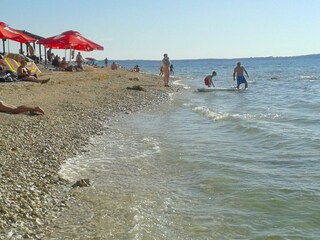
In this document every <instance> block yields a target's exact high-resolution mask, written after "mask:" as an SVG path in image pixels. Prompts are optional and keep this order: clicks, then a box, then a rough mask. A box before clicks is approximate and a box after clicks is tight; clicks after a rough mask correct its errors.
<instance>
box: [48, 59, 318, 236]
mask: <svg viewBox="0 0 320 240" xmlns="http://www.w3.org/2000/svg"><path fill="white" fill-rule="evenodd" d="M237 61H238V60H181V61H173V64H174V67H175V69H174V70H175V76H174V77H173V78H172V79H171V80H172V82H174V83H175V84H181V85H182V86H183V87H184V90H182V91H181V92H180V93H177V94H175V95H173V96H172V101H171V102H170V103H168V104H166V105H164V106H162V107H161V109H160V111H151V112H147V113H139V114H132V115H126V116H124V117H123V118H122V119H120V120H119V121H118V122H116V123H114V124H113V125H111V126H108V127H109V129H108V132H107V134H106V135H102V136H98V137H96V138H94V139H92V144H91V145H90V147H89V149H90V152H88V153H87V154H85V155H84V156H80V157H77V158H74V159H70V160H68V162H67V163H66V164H65V165H64V166H63V168H62V170H61V174H62V175H63V176H64V177H65V178H68V179H70V180H71V181H75V180H78V179H80V178H89V179H90V180H91V181H92V183H93V186H92V187H90V188H83V189H81V190H80V191H81V194H80V197H81V199H82V201H83V204H81V205H77V206H72V207H71V209H70V210H69V211H67V212H65V213H64V214H63V215H62V217H61V218H60V219H59V220H58V221H57V222H58V223H57V225H56V226H55V227H54V229H53V231H52V238H51V239H143V240H148V239H181V240H182V239H183V240H186V239H319V238H320V157H319V156H320V141H319V140H320V121H319V116H320V113H319V111H320V65H319V62H320V58H316V57H313V58H312V57H300V58H264V59H256V58H251V59H241V62H242V64H243V65H244V66H245V67H246V69H247V71H248V73H249V76H250V78H249V79H248V80H249V89H248V90H247V91H240V92H222V91H221V92H207V93H199V92H196V89H197V88H198V87H202V86H203V78H204V76H205V75H207V74H210V73H211V72H212V70H215V71H217V73H218V76H217V79H216V82H215V85H216V86H217V87H230V86H233V85H234V82H233V80H232V72H233V68H234V66H235V64H236V62H237ZM118 63H119V64H120V65H122V66H125V67H127V68H132V67H133V66H134V65H136V64H139V66H140V67H141V69H142V70H144V71H145V72H147V73H152V74H158V70H159V66H160V62H159V61H118ZM178 78H179V80H178ZM172 84H173V83H172Z"/></svg>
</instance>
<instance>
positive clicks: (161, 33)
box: [0, 0, 320, 60]
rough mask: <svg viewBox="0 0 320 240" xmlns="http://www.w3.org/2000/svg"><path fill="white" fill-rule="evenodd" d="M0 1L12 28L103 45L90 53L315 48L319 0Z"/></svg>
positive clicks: (223, 53)
mask: <svg viewBox="0 0 320 240" xmlns="http://www.w3.org/2000/svg"><path fill="white" fill-rule="evenodd" d="M0 7H1V18H0V21H3V22H5V23H7V24H8V25H9V26H10V27H12V28H15V29H24V30H27V31H29V32H32V33H34V34H37V35H40V36H43V37H51V36H53V35H58V34H60V33H62V32H64V31H68V30H75V31H78V32H80V33H81V34H82V35H83V36H84V37H86V38H88V39H90V40H92V41H94V42H96V43H98V44H100V45H102V46H104V49H105V50H104V51H93V52H83V54H82V55H83V56H84V57H95V58H97V59H104V58H105V57H108V58H109V59H118V60H120V59H147V60H149V59H152V60H158V59H162V56H163V53H165V52H166V53H168V54H169V57H170V58H171V59H194V58H239V57H258V56H294V55H304V54H312V53H320V14H319V12H320V0H267V1H264V0H219V1H218V0H160V1H159V0H158V1H155V0H135V1H134V0H113V1H109V0H55V1H50V0H27V1H22V0H15V1H14V4H13V1H12V0H1V1H0ZM9 46H10V50H11V52H16V51H17V50H16V49H18V48H19V44H18V43H16V42H13V41H10V42H9ZM7 47H8V46H7V45H6V48H7ZM0 49H1V50H2V44H1V45H0ZM36 50H38V47H37V48H36ZM53 52H54V53H57V54H59V55H60V56H62V55H64V51H53Z"/></svg>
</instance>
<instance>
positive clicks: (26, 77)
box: [17, 60, 50, 83]
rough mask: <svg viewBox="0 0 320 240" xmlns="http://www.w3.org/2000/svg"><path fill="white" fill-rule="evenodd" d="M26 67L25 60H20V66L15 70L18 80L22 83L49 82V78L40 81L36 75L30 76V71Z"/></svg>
mask: <svg viewBox="0 0 320 240" xmlns="http://www.w3.org/2000/svg"><path fill="white" fill-rule="evenodd" d="M26 66H27V62H26V61H25V60H22V61H21V65H20V66H19V67H18V69H17V74H18V79H20V80H22V81H30V82H37V83H47V82H49V80H50V78H48V79H44V80H40V79H38V77H37V75H32V74H31V71H30V70H29V69H28V68H27V67H26Z"/></svg>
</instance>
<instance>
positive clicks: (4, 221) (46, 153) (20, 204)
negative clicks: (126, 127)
mask: <svg viewBox="0 0 320 240" xmlns="http://www.w3.org/2000/svg"><path fill="white" fill-rule="evenodd" d="M41 70H42V71H43V73H42V74H41V77H43V76H44V77H50V78H51V80H50V82H48V83H46V84H37V83H29V82H19V83H4V84H2V86H1V89H0V93H1V95H0V96H1V99H2V100H4V102H6V103H9V104H14V105H28V106H41V107H42V108H43V109H44V110H45V112H46V114H45V115H43V116H30V115H29V114H17V115H15V114H5V113H0V120H1V122H2V124H1V127H0V130H1V131H0V159H1V161H0V176H1V181H0V185H1V188H0V196H1V199H0V214H1V219H0V238H2V237H7V238H10V237H11V238H19V237H22V238H31V239H45V236H46V226H48V225H49V224H50V223H51V222H52V221H53V220H54V218H55V217H56V216H58V215H59V213H60V212H61V211H62V210H63V209H64V208H66V207H67V205H68V199H69V195H70V189H71V185H72V183H69V182H67V181H66V180H64V179H61V178H60V177H59V175H58V171H59V170H60V167H61V165H62V164H63V163H64V161H66V160H67V159H68V158H71V157H74V156H77V155H80V154H82V151H84V147H85V146H86V145H87V144H88V143H89V138H90V137H91V136H95V135H97V134H100V133H101V132H102V131H103V129H104V128H105V127H104V126H103V125H104V124H105V123H106V122H112V121H114V120H115V119H116V117H117V116H119V115H121V114H128V115H129V114H131V113H134V112H139V111H150V110H154V107H155V106H157V105H160V104H161V103H164V102H166V101H168V100H169V93H173V92H177V91H178V90H179V87H175V86H173V87H171V88H164V87H163V80H162V77H159V76H153V75H147V74H141V73H134V72H130V71H128V70H124V69H119V70H115V71H112V70H111V69H109V68H91V67H90V66H86V69H85V71H84V72H59V71H56V72H49V71H47V70H45V69H41ZM135 85H139V86H141V87H142V90H143V91H138V90H132V89H127V87H129V88H132V87H133V86H135ZM140 90H141V89H140Z"/></svg>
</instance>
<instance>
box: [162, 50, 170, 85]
mask: <svg viewBox="0 0 320 240" xmlns="http://www.w3.org/2000/svg"><path fill="white" fill-rule="evenodd" d="M162 71H163V74H164V78H163V82H164V86H165V87H170V86H169V75H170V60H169V57H168V54H167V53H165V54H163V59H162Z"/></svg>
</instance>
